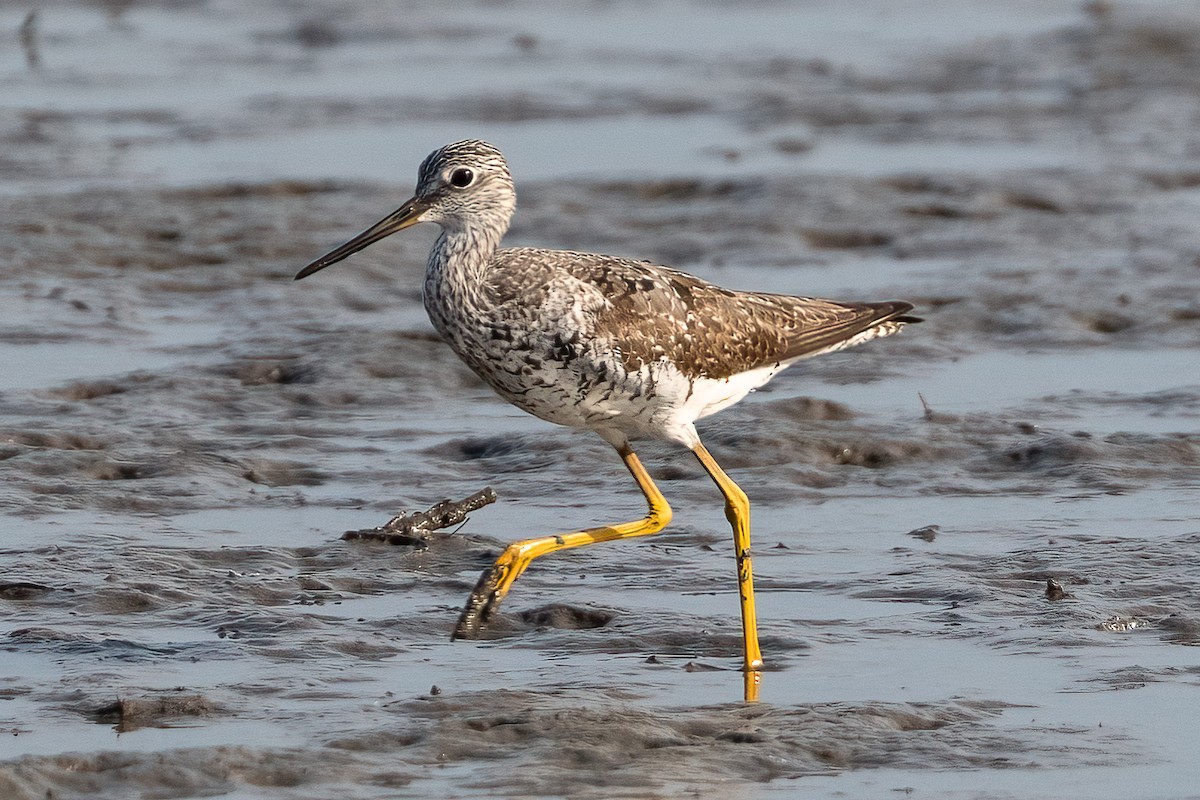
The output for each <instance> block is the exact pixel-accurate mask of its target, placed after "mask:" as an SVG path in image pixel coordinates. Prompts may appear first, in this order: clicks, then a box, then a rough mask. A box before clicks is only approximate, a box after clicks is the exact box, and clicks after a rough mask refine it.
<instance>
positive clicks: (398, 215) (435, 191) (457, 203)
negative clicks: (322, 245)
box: [296, 139, 517, 280]
mask: <svg viewBox="0 0 1200 800" xmlns="http://www.w3.org/2000/svg"><path fill="white" fill-rule="evenodd" d="M516 205H517V194H516V190H515V189H514V188H513V180H512V174H511V173H509V171H508V163H507V162H505V160H504V155H503V154H502V153H501V152H500V150H499V149H498V148H496V147H495V146H494V145H491V144H488V143H487V142H484V141H481V140H479V139H467V140H464V141H461V142H455V143H454V144H448V145H446V146H445V147H442V148H439V149H437V150H434V151H433V152H432V153H430V154H429V155H428V156H427V157H426V159H425V160H424V161H422V162H421V168H420V169H419V170H418V172H417V191H416V194H414V195H413V197H412V198H411V199H410V200H408V201H407V202H405V203H404V204H403V205H402V206H400V208H398V209H396V210H395V211H393V212H392V213H391V214H388V215H387V216H386V217H384V218H383V219H381V220H380V221H379V222H377V223H375V224H374V225H372V226H371V227H370V228H367V229H366V230H365V231H363V232H362V233H360V234H359V235H358V236H355V237H354V238H353V239H351V240H350V241H348V242H346V243H345V244H343V245H341V246H340V247H337V248H335V249H333V250H331V251H330V252H328V253H326V254H325V255H323V256H321V257H320V258H318V259H317V260H316V261H314V262H312V263H311V264H309V265H308V266H307V267H305V268H304V269H302V270H300V272H299V273H297V275H296V280H300V279H301V278H307V277H308V276H309V275H312V274H313V273H314V272H318V271H319V270H322V269H324V268H325V267H328V266H329V265H330V264H336V263H337V262H338V261H341V260H342V259H344V258H346V257H347V256H349V255H351V254H353V253H356V252H358V251H359V250H362V249H363V248H364V247H367V246H368V245H371V244H374V243H375V242H377V241H379V240H380V239H383V238H384V237H386V236H391V235H392V234H393V233H396V232H397V231H402V230H404V229H405V228H408V227H411V226H413V225H416V224H417V223H418V222H436V223H438V224H439V225H441V226H442V227H443V228H444V229H446V230H447V231H452V232H459V231H473V232H476V233H477V234H478V235H480V236H484V237H486V238H493V237H494V239H495V241H496V242H498V241H499V238H500V236H503V235H504V231H505V230H507V229H508V223H509V220H511V219H512V215H513V211H514V210H515V209H516Z"/></svg>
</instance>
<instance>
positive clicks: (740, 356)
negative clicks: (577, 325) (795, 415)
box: [593, 260, 912, 379]
mask: <svg viewBox="0 0 1200 800" xmlns="http://www.w3.org/2000/svg"><path fill="white" fill-rule="evenodd" d="M595 266H596V267H598V268H599V269H598V270H597V271H596V272H595V273H593V275H594V277H593V280H595V281H597V282H600V283H602V284H603V286H602V291H603V292H604V293H605V295H606V296H607V297H608V298H609V300H610V302H611V305H610V306H609V307H608V308H607V309H605V310H604V311H603V312H602V313H601V314H600V315H599V316H598V317H597V320H596V327H597V333H601V334H603V335H607V336H608V337H611V338H612V340H613V341H614V342H616V343H617V345H618V346H619V347H620V348H621V352H622V355H623V360H624V362H625V365H626V367H627V368H629V369H637V368H638V367H640V366H641V364H642V363H645V362H651V361H657V360H658V359H660V358H663V357H664V356H665V357H666V358H669V359H671V360H672V361H674V362H675V363H676V364H677V365H678V366H679V368H680V369H681V370H682V371H683V372H685V373H686V374H689V375H692V376H705V377H708V378H714V379H720V378H725V377H728V376H729V375H734V374H736V373H739V372H744V371H746V370H751V369H755V368H757V367H763V366H769V365H772V364H777V363H780V362H783V361H790V360H793V359H797V358H802V357H804V356H806V355H813V354H816V353H818V352H821V351H823V350H827V349H829V348H833V347H836V346H837V345H839V344H842V343H844V342H847V341H848V340H850V339H852V338H854V337H856V336H858V335H859V334H862V333H863V332H865V331H867V330H869V329H871V328H873V327H875V326H877V325H880V324H881V323H885V322H886V321H888V320H892V319H896V318H898V317H900V316H901V315H903V314H905V313H906V312H908V311H910V310H911V309H912V306H911V305H910V304H908V303H902V302H890V303H861V304H846V303H835V302H831V301H829V300H818V299H813V298H806V297H791V296H787V295H774V294H757V293H751V292H735V291H730V290H728V289H722V288H721V287H718V286H714V285H713V284H711V283H707V282H706V281H702V280H700V279H698V278H695V277H693V276H690V275H687V274H685V273H681V272H676V271H674V270H669V269H666V268H664V267H656V266H654V265H650V264H642V263H638V262H625V261H617V260H611V261H607V262H606V263H603V265H602V264H600V263H597V264H596V265H595ZM901 321H912V320H911V318H905V319H903V320H901Z"/></svg>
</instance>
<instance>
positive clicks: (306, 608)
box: [0, 0, 1200, 798]
mask: <svg viewBox="0 0 1200 800" xmlns="http://www.w3.org/2000/svg"><path fill="white" fill-rule="evenodd" d="M1010 7H1011V4H1009V6H1006V7H1005V11H1004V12H1003V13H1000V12H997V11H996V8H997V6H995V4H990V3H946V2H943V1H941V0H920V1H919V2H918V0H912V2H908V3H904V4H896V3H890V2H889V3H874V2H869V1H868V0H864V2H860V3H855V4H849V5H845V4H833V5H832V6H831V5H830V4H819V3H800V4H776V3H770V2H767V3H760V4H756V5H754V6H753V7H751V8H749V9H745V8H742V7H733V6H726V5H720V4H712V3H707V2H694V3H684V2H663V3H654V4H651V5H649V6H647V5H645V4H638V5H637V6H636V7H635V6H633V5H631V4H622V3H613V4H598V5H590V6H579V7H566V6H564V7H559V8H555V9H553V10H549V9H544V8H542V7H541V6H535V5H532V4H528V5H527V4H523V3H515V4H512V3H510V4H502V5H495V4H489V3H471V4H457V5H455V6H452V7H447V8H441V7H436V6H434V7H429V6H407V5H405V6H403V7H400V6H398V7H396V9H395V10H394V11H378V10H376V11H374V12H370V13H368V11H366V10H365V8H366V7H363V9H356V8H349V7H345V6H342V5H336V6H335V5H327V4H324V3H319V2H311V3H302V4H295V3H288V4H268V5H259V6H256V7H255V9H254V11H248V10H246V9H244V8H243V7H242V6H241V5H237V4H224V3H220V2H215V1H211V0H210V2H195V3H181V4H163V5H157V4H144V5H139V4H133V5H129V6H124V5H121V4H114V5H88V4H76V3H70V2H63V3H58V4H50V5H47V6H45V7H43V8H41V9H40V11H39V15H38V17H37V20H36V25H35V35H34V37H33V40H32V41H33V47H34V48H35V49H36V58H37V61H38V64H37V66H36V68H34V67H31V66H29V64H28V63H27V62H26V60H25V59H26V56H27V55H28V54H29V52H30V51H29V50H26V51H25V52H24V53H22V51H20V50H17V49H14V48H9V49H7V50H3V51H0V85H2V86H3V91H0V141H3V143H4V151H3V154H0V241H2V242H3V243H4V245H5V252H6V254H7V261H6V266H5V270H4V273H3V275H2V276H0V308H3V309H4V314H3V316H0V473H2V475H3V480H2V481H0V509H2V512H3V513H0V565H2V577H0V584H3V586H0V609H2V611H0V614H2V616H0V619H2V620H3V628H2V629H0V636H3V637H4V638H3V639H2V640H0V678H2V680H0V698H3V699H4V701H5V702H3V703H0V730H4V731H7V732H8V733H10V734H11V735H10V736H5V737H3V738H2V739H0V796H4V797H10V796H11V797H14V798H35V797H36V798H41V797H45V796H47V793H50V794H53V795H54V796H58V797H89V798H91V797H98V798H106V797H111V798H126V797H202V796H204V797H208V796H222V797H230V798H250V797H254V798H258V797H280V798H284V797H287V798H309V797H311V798H321V797H328V796H331V795H333V794H337V795H339V796H343V797H347V798H351V797H352V798H375V797H380V798H382V797H424V796H428V795H431V794H437V795H441V796H447V797H495V796H505V797H508V796H538V797H605V798H611V797H630V798H635V797H636V798H646V797H664V798H674V797H691V796H696V795H704V796H709V795H713V796H725V795H729V796H734V795H736V796H738V797H759V796H761V797H790V796H794V795H796V794H797V793H804V794H822V795H824V794H832V793H839V794H840V795H841V796H845V797H876V796H879V795H881V794H883V793H889V794H890V793H896V792H904V793H906V794H913V795H917V796H926V797H956V798H957V797H962V798H974V797H989V798H990V797H1023V798H1037V797H1046V798H1050V797H1063V796H1086V797H1094V798H1128V797H1155V798H1182V797H1191V796H1195V794H1196V788H1195V787H1196V786H1198V785H1200V768H1198V767H1197V765H1196V760H1195V759H1194V757H1193V752H1192V750H1193V749H1194V748H1193V746H1192V743H1193V742H1194V740H1195V736H1196V733H1197V729H1196V724H1195V721H1194V719H1193V718H1192V717H1193V715H1191V714H1188V713H1182V712H1181V709H1188V708H1191V707H1193V706H1194V705H1195V703H1196V702H1197V699H1198V698H1197V692H1198V691H1200V660H1198V658H1197V653H1200V651H1198V650H1197V647H1196V645H1197V643H1198V642H1200V601H1198V600H1197V596H1196V593H1195V591H1194V587H1195V586H1196V584H1197V581H1198V580H1200V566H1198V565H1197V561H1196V559H1195V552H1196V548H1197V546H1198V545H1200V515H1198V514H1197V512H1196V507H1197V506H1196V499H1197V490H1198V489H1200V370H1198V369H1197V365H1198V364H1200V361H1197V357H1196V353H1197V345H1198V344H1200V299H1198V298H1200V269H1197V259H1198V257H1200V255H1198V254H1200V234H1198V233H1197V230H1198V229H1197V227H1196V225H1195V220H1196V218H1197V214H1198V213H1200V192H1197V190H1196V186H1197V184H1198V183H1200V179H1198V178H1197V176H1198V175H1200V162H1197V160H1196V156H1195V154H1196V153H1200V138H1198V136H1200V134H1197V132H1196V131H1195V126H1194V120H1193V116H1194V114H1193V113H1192V108H1193V106H1194V97H1195V91H1196V89H1197V88H1198V87H1197V85H1196V80H1197V79H1196V77H1195V76H1196V75H1198V74H1200V71H1197V68H1200V17H1198V16H1197V15H1196V13H1195V11H1194V10H1193V9H1192V8H1191V7H1190V6H1189V5H1187V4H1169V3H1159V2H1145V3H1138V4H1130V5H1122V6H1121V7H1120V8H1115V7H1114V8H1111V9H1110V8H1108V7H1107V6H1103V5H1101V4H1092V5H1090V6H1087V7H1081V6H1080V5H1079V4H1077V3H1074V2H1071V3H1066V2H1063V3H1057V2H1052V3H1047V2H1038V3H1022V4H1020V11H1021V13H1016V12H1015V11H1012V10H1011V8H1010ZM25 13H26V12H25V9H21V8H17V7H10V8H5V9H0V29H3V30H9V31H13V30H15V29H16V28H17V27H18V26H19V25H20V23H21V21H22V19H23V18H24V15H25ZM935 23H936V24H935ZM583 33H586V35H583ZM448 54H449V55H448ZM451 55H452V57H450V56H451ZM462 136H485V137H488V138H493V139H495V140H496V141H497V143H498V144H500V145H501V146H503V147H504V149H505V150H506V152H508V153H509V155H510V157H511V161H512V165H513V168H514V171H515V172H516V177H517V181H518V189H519V191H520V193H521V208H520V212H519V214H518V217H517V219H516V221H515V224H514V228H513V231H512V234H511V237H510V239H511V241H513V242H514V243H529V244H535V243H536V244H542V245H548V246H562V247H572V248H579V249H592V250H601V251H607V252H613V253H617V254H621V255H630V256H636V257H645V258H653V259H658V260H661V261H663V262H666V263H670V264H673V265H675V266H678V267H680V268H683V269H686V270H689V271H692V272H694V273H696V274H699V275H702V276H704V277H707V278H710V279H712V280H716V281H718V282H720V283H722V284H725V285H729V286H733V287H737V288H757V289H763V290H769V291H781V292H791V293H801V294H815V295H822V296H835V297H844V298H846V299H858V298H869V299H884V298H888V297H899V298H906V299H909V300H912V301H913V302H915V303H916V304H917V305H918V308H919V311H920V313H921V314H922V316H924V317H925V318H926V322H925V323H924V324H923V325H921V326H919V327H914V328H911V329H909V330H907V331H905V333H904V334H903V335H902V336H897V337H893V338H891V339H888V340H885V341H880V342H874V343H871V344H870V345H869V346H866V347H863V348H860V349H857V350H855V351H852V352H848V353H843V354H837V355H833V356H829V357H823V358H820V359H817V360H814V361H812V362H809V363H806V364H803V365H800V366H798V367H796V368H793V369H792V370H790V371H788V372H786V373H784V374H783V375H781V376H779V377H778V378H777V379H776V380H775V381H774V382H773V383H772V384H771V385H770V386H769V387H766V388H764V390H762V391H760V392H759V393H757V394H756V395H754V396H752V397H751V398H749V399H748V400H747V401H746V402H744V403H742V404H740V405H739V406H738V407H736V408H734V409H730V410H729V411H727V412H725V413H723V414H721V415H719V416H717V417H715V418H711V419H708V420H705V421H704V422H703V423H702V425H701V434H702V435H703V436H704V437H705V441H706V442H707V443H708V445H709V447H710V448H711V449H712V450H713V452H714V454H715V455H716V457H717V458H718V459H720V461H721V462H722V464H724V465H725V466H726V467H727V468H728V469H729V470H730V472H731V473H732V474H733V475H734V476H735V478H736V479H737V480H738V481H739V482H740V483H741V484H742V485H743V487H744V488H745V489H746V491H747V492H748V493H749V495H750V497H751V498H752V501H753V502H754V504H755V512H754V513H755V529H754V537H755V544H756V550H755V570H756V577H757V580H758V603H759V618H760V628H761V633H762V638H763V649H764V653H765V655H766V658H767V663H768V671H767V672H766V674H765V675H764V679H763V688H762V702H761V703H759V704H757V705H754V706H747V705H744V704H743V703H742V702H741V693H742V681H741V676H740V674H739V673H738V672H737V669H736V668H737V666H738V664H739V659H740V656H739V648H740V641H739V632H738V621H737V603H736V595H735V590H734V581H733V565H732V558H731V554H730V553H729V546H728V542H727V539H728V532H727V527H726V524H725V521H724V518H723V514H722V512H721V508H720V504H719V502H718V500H717V499H716V492H715V490H714V489H713V487H712V486H711V484H710V483H709V482H708V481H707V479H706V478H704V476H703V474H702V473H701V472H700V470H698V469H697V468H696V467H695V465H694V464H693V463H692V462H691V459H690V458H689V457H687V454H686V453H680V452H678V450H676V449H674V448H671V447H668V446H665V445H660V444H656V443H646V444H645V445H643V446H641V447H640V448H639V451H640V452H641V453H642V455H643V459H644V461H646V463H647V464H648V465H649V467H650V469H651V472H652V474H653V475H654V476H655V478H656V480H658V481H659V483H660V486H661V488H662V489H663V491H664V492H665V493H666V495H667V496H668V498H669V499H670V500H671V502H672V504H673V507H674V508H675V510H676V517H675V521H674V522H673V524H672V526H671V528H670V529H669V530H668V531H667V532H665V533H663V534H660V535H659V536H656V537H653V538H651V539H647V540H643V541H639V542H630V543H622V544H617V545H613V546H610V547H602V548H591V549H587V550H583V551H574V552H572V553H570V554H563V555H561V556H559V557H551V558H549V559H546V560H545V561H544V563H542V562H539V563H538V564H537V565H536V566H535V567H534V568H532V569H531V570H530V572H529V573H528V574H527V575H526V576H524V577H523V578H522V579H521V581H520V582H519V583H518V584H517V586H516V588H515V589H514V591H513V593H512V595H511V596H510V598H509V599H508V600H507V601H506V604H505V606H504V607H503V609H502V610H503V612H504V613H503V614H502V616H501V618H500V619H499V620H497V621H496V622H495V624H494V625H493V626H492V627H491V629H490V630H489V635H488V637H487V638H485V639H484V640H481V641H477V642H450V641H449V638H448V634H449V630H450V629H451V627H452V625H453V623H454V620H455V618H456V616H457V613H458V609H459V607H460V604H461V603H462V601H463V599H464V598H465V597H466V594H467V592H468V591H469V589H470V587H471V586H472V585H473V583H474V580H475V578H476V577H477V575H478V574H479V571H480V570H481V569H482V568H483V567H484V566H485V564H487V563H488V562H489V560H490V559H491V558H492V557H494V555H495V553H496V552H497V551H498V550H499V548H500V547H501V546H502V545H503V544H504V543H505V542H507V541H511V540H513V539H516V538H518V537H521V536H525V535H529V534H536V533H543V532H552V531H555V530H565V529H570V528H572V527H576V526H579V525H586V524H592V523H596V522H609V521H615V520H617V519H620V518H632V517H634V516H636V515H638V514H640V513H641V508H640V507H639V504H640V500H639V499H638V497H637V495H636V493H635V492H633V491H631V489H632V487H631V486H629V485H628V484H629V481H628V477H627V475H625V473H624V472H623V470H622V469H621V468H620V465H619V463H616V460H615V459H614V458H613V456H612V454H611V451H610V450H609V448H608V447H607V446H606V445H604V444H602V443H601V442H600V441H599V440H598V439H597V438H596V437H594V436H591V435H590V434H586V433H579V432H573V431H567V430H562V429H557V428H553V427H551V426H548V425H546V424H544V423H542V422H540V421H538V420H535V419H533V418H530V417H527V416H524V415H522V414H521V413H520V412H518V411H516V410H515V409H511V408H509V407H507V406H505V405H504V404H503V403H502V402H500V401H498V400H497V399H496V398H495V397H494V396H492V394H491V393H490V392H489V391H488V390H487V389H486V388H484V387H482V386H481V385H480V384H479V383H478V382H477V381H476V379H475V378H474V377H473V376H471V375H470V373H469V372H467V371H466V369H465V368H464V367H462V366H461V365H459V364H458V363H457V361H456V359H455V358H454V356H453V355H452V354H451V353H450V352H449V351H448V349H447V348H445V347H444V346H443V345H441V344H440V343H438V342H437V341H436V340H435V339H434V337H433V336H432V332H431V329H430V327H429V324H428V322H427V321H426V320H425V317H424V313H423V311H422V309H421V307H420V300H419V294H418V292H419V288H418V287H419V285H420V274H421V269H422V265H423V262H424V254H425V252H426V251H427V248H428V246H429V244H430V242H431V240H432V235H433V234H432V232H431V231H427V230H415V231H411V232H407V233H406V234H405V235H404V236H403V237H396V238H395V239H394V240H391V239H390V240H388V242H386V243H384V244H380V245H377V246H376V247H373V248H371V249H370V250H368V251H364V252H363V253H361V254H359V255H357V256H355V258H354V259H352V260H351V261H349V262H347V263H345V264H342V265H339V266H338V267H337V268H336V269H331V270H329V271H327V272H323V273H322V274H321V276H320V277H319V278H315V279H312V280H309V281H305V282H304V283H303V284H294V283H293V282H292V281H291V276H292V275H293V274H294V273H295V271H296V270H297V269H298V268H299V267H300V266H302V265H303V264H305V263H307V262H308V261H309V260H311V258H312V257H314V256H315V255H319V254H320V253H321V252H324V250H325V249H326V248H328V247H329V246H331V245H333V244H336V243H338V242H340V241H341V240H343V239H345V238H347V237H348V236H349V235H351V234H353V233H355V232H357V231H358V230H360V229H362V228H363V227H364V226H365V225H366V224H369V223H370V222H372V221H374V220H376V219H378V218H379V217H380V216H382V214H383V213H385V212H386V211H388V210H390V209H391V208H394V207H395V206H396V205H398V204H399V203H400V202H401V201H403V199H405V197H407V193H408V192H409V191H410V190H411V180H412V176H413V174H414V172H415V167H416V164H417V163H418V162H419V160H420V159H421V158H422V157H423V156H424V155H425V154H426V153H427V152H428V151H429V150H430V149H432V148H433V147H435V146H437V145H439V144H442V143H444V142H445V141H448V140H451V139H454V138H459V137H462ZM485 485H492V486H494V487H495V488H496V490H497V492H498V494H499V496H500V502H498V503H497V504H495V505H492V506H488V507H487V508H484V509H482V510H480V511H478V512H476V513H475V514H474V515H473V516H472V517H471V519H470V520H469V521H468V522H467V523H466V524H465V525H464V526H463V528H462V529H461V530H460V531H457V532H455V533H453V534H452V535H446V536H439V537H437V538H436V539H434V540H433V541H432V542H431V543H430V546H429V548H428V549H425V550H419V551H414V550H412V549H411V548H405V547H389V546H384V545H370V544H362V543H347V542H342V541H340V540H339V539H338V537H339V535H340V534H341V533H342V531H344V530H346V529H358V528H366V527H371V526H374V525H377V524H380V523H381V522H383V521H384V520H385V519H387V517H388V516H390V515H391V514H392V513H395V512H396V511H397V510H400V509H410V510H412V509H423V508H426V507H428V506H429V505H431V504H432V503H434V502H436V501H437V500H440V499H442V498H444V497H456V498H457V497H465V496H467V495H468V494H470V493H472V492H474V491H476V490H478V489H480V488H482V487H483V486H485ZM1050 580H1053V581H1055V582H1057V584H1059V585H1060V586H1061V587H1062V590H1063V592H1065V596H1064V597H1062V598H1061V599H1050V597H1051V596H1056V595H1048V594H1047V582H1048V581H1050ZM434 687H436V691H435V690H434ZM118 699H119V700H122V701H125V702H126V704H127V706H126V707H127V709H129V710H128V712H127V713H128V715H129V716H128V717H127V720H126V721H125V722H124V723H118V722H117V720H116V719H115V718H114V716H113V714H112V713H111V712H106V711H104V709H105V707H107V706H111V705H112V704H113V703H114V702H115V701H117V700H118Z"/></svg>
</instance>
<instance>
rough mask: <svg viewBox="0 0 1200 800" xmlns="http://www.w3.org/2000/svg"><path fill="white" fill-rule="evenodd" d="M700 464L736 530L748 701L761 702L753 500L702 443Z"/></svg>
mask: <svg viewBox="0 0 1200 800" xmlns="http://www.w3.org/2000/svg"><path fill="white" fill-rule="evenodd" d="M692 452H693V453H695V454H696V458H698V459H699V460H700V464H701V465H702V466H703V467H704V469H705V471H706V472H708V474H709V476H711V477H712V479H713V481H714V482H715V483H716V484H717V488H719V489H720V490H721V494H723V495H725V518H726V519H728V520H729V524H730V525H731V526H732V527H733V548H734V554H735V555H736V556H737V574H738V594H739V595H740V597H741V604H742V642H743V645H744V647H743V653H744V655H745V661H744V664H743V669H744V670H745V674H746V701H747V702H753V701H755V700H757V699H758V684H759V680H760V677H761V672H760V670H762V666H763V661H762V652H761V651H760V650H759V649H758V622H757V620H756V619H755V615H754V575H753V573H752V571H751V569H750V500H749V498H747V497H746V493H745V492H743V491H742V489H741V487H740V486H738V485H737V484H736V483H734V482H733V479H732V478H730V477H729V476H728V475H726V474H725V471H724V470H723V469H721V467H720V465H718V464H717V462H716V459H714V458H713V457H712V455H711V454H710V453H709V452H708V450H706V449H705V448H704V445H702V444H700V443H699V442H697V443H696V446H695V447H693V448H692Z"/></svg>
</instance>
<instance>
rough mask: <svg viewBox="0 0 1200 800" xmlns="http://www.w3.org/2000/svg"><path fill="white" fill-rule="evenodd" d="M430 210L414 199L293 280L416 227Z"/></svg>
mask: <svg viewBox="0 0 1200 800" xmlns="http://www.w3.org/2000/svg"><path fill="white" fill-rule="evenodd" d="M428 209H429V204H428V202H426V201H423V200H420V199H419V198H416V197H414V198H413V199H411V200H409V201H408V202H407V203H405V204H404V205H402V206H400V208H398V209H396V210H395V211H393V212H392V213H391V214H388V215H387V216H386V217H384V218H383V219H381V220H379V222H376V223H375V224H374V225H372V226H371V227H369V228H367V229H366V230H365V231H363V232H362V233H360V234H359V235H358V236H355V237H354V238H353V239H351V240H350V241H348V242H346V243H345V244H343V245H340V246H338V247H335V248H334V249H333V250H330V251H329V252H328V253H326V254H325V255H323V256H321V257H320V258H318V259H317V260H316V261H313V262H312V263H311V264H309V265H308V266H306V267H305V268H304V269H302V270H300V271H299V272H297V273H296V277H295V278H293V280H297V281H298V280H301V279H303V278H307V277H308V276H309V275H312V274H313V273H314V272H320V271H321V270H323V269H325V268H326V267H328V266H330V265H332V264H336V263H337V262H339V261H341V260H342V259H344V258H347V257H348V256H351V255H353V254H355V253H357V252H358V251H359V250H362V249H363V248H364V247H367V246H369V245H372V244H374V243H375V242H378V241H379V240H380V239H383V238H385V237H388V236H391V235H392V234H393V233H397V232H399V231H402V230H404V229H405V228H409V227H412V226H413V225H416V224H417V223H418V222H420V221H421V215H422V214H424V213H425V211H427V210H428Z"/></svg>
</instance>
